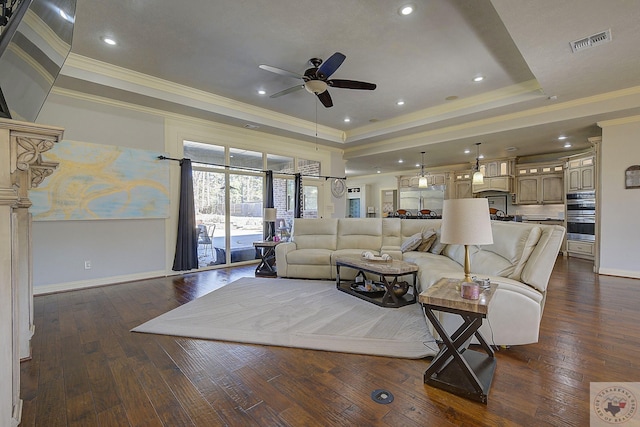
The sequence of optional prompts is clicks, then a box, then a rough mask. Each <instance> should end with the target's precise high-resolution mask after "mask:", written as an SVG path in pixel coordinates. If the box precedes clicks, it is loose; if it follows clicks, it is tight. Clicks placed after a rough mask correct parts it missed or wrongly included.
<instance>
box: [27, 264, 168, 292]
mask: <svg viewBox="0 0 640 427" xmlns="http://www.w3.org/2000/svg"><path fill="white" fill-rule="evenodd" d="M173 273H175V272H167V271H164V270H158V271H147V272H144V273H136V274H126V275H122V276H111V277H102V278H100V279H94V280H79V281H77V282H67V283H55V284H52V285H43V286H34V287H33V294H34V295H44V294H52V293H56V292H64V291H73V290H77V289H85V288H94V287H96V286H104V285H113V284H114V283H123V282H132V281H134V280H145V279H153V278H154V277H166V276H169V275H171V274H173Z"/></svg>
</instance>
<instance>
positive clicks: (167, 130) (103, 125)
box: [33, 91, 345, 294]
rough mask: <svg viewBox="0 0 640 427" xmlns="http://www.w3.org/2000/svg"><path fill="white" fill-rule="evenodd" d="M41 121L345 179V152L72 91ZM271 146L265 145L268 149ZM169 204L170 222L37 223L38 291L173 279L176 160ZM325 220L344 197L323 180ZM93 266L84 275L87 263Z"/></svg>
mask: <svg viewBox="0 0 640 427" xmlns="http://www.w3.org/2000/svg"><path fill="white" fill-rule="evenodd" d="M38 122H39V123H42V124H51V125H56V126H61V127H63V128H64V129H65V133H64V139H65V140H76V141H82V142H90V143H96V144H106V145H115V146H123V147H130V148H136V149H143V150H151V151H156V152H159V153H167V154H168V155H169V156H170V157H176V158H181V157H182V155H183V150H182V141H183V140H184V139H191V140H194V141H200V142H205V143H211V144H219V145H231V146H234V147H238V148H246V149H251V150H258V151H265V150H266V151H269V152H270V153H274V154H280V155H287V156H292V157H301V158H304V159H309V160H317V161H320V162H321V163H322V166H323V170H322V171H321V174H322V175H331V176H338V177H342V176H344V161H343V160H342V152H341V150H338V149H335V148H326V147H316V146H315V144H310V143H306V142H301V141H297V140H293V139H290V138H283V137H278V136H274V135H269V134H266V133H263V132H257V131H253V130H247V129H243V128H237V127H232V126H228V125H222V124H219V123H214V122H206V121H204V120H200V119H190V118H188V117H183V116H176V115H169V114H165V113H163V112H161V111H155V110H150V109H146V108H138V107H135V106H133V105H127V104H121V103H113V102H109V101H107V100H102V99H99V98H95V99H94V98H90V97H77V96H75V94H67V93H62V92H55V91H54V93H52V94H51V95H50V96H49V97H48V99H47V101H46V102H45V105H44V107H43V108H42V111H41V113H40V115H39V116H38ZM265 147H268V148H265ZM170 170H171V174H170V186H171V195H170V200H171V207H170V212H169V218H167V219H132V220H125V219H122V220H95V221H38V222H34V224H33V277H34V292H35V293H36V294H38V293H46V292H55V291H60V290H67V289H76V288H80V287H86V286H96V285H103V284H110V283H115V282H122V281H128V280H138V279H143V278H148V277H157V276H163V275H167V274H172V273H173V272H172V271H171V267H172V265H173V257H174V253H175V241H176V224H177V217H178V215H177V212H178V201H179V191H178V189H179V165H178V163H177V162H171V169H170ZM318 182H319V184H320V187H321V191H322V206H323V207H324V208H325V212H321V213H320V214H321V215H326V216H334V217H343V216H344V214H345V203H344V201H345V198H344V197H342V198H340V199H335V198H333V197H332V195H331V191H330V189H331V187H330V185H329V183H326V182H325V181H324V180H319V181H318ZM88 260H90V261H91V264H92V268H91V269H90V270H85V268H84V263H85V261H88Z"/></svg>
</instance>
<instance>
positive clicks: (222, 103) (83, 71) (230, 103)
mask: <svg viewBox="0 0 640 427" xmlns="http://www.w3.org/2000/svg"><path fill="white" fill-rule="evenodd" d="M60 73H61V74H62V75H65V76H68V77H72V78H75V79H79V80H84V81H88V82H92V83H97V84H100V85H105V86H109V87H113V88H117V89H121V90H124V91H127V92H132V93H136V94H140V95H144V96H148V97H151V98H156V99H160V100H163V101H168V102H171V103H175V104H178V105H184V106H187V107H192V108H196V109H200V110H203V111H208V112H211V113H215V114H220V115H223V116H227V117H232V118H234V119H239V120H244V121H246V122H248V123H256V124H259V125H262V126H271V127H274V128H277V129H282V130H285V131H289V132H292V133H296V134H303V135H306V136H312V137H314V136H316V129H317V136H318V137H319V138H322V139H324V140H327V141H331V142H334V143H340V144H343V143H344V142H345V135H344V132H342V131H340V130H338V129H334V128H331V127H328V126H323V125H316V123H314V122H309V121H307V120H300V119H297V118H295V117H291V116H288V115H286V114H281V113H276V112H273V111H271V110H268V109H265V108H260V107H255V106H253V105H249V104H245V103H242V102H238V101H235V100H232V99H229V98H225V97H222V96H219V95H215V94H212V93H209V92H205V91H202V90H198V89H194V88H191V87H188V86H184V85H180V84H177V83H172V82H170V81H167V80H163V79H160V78H157V77H153V76H149V75H147V74H142V73H138V72H136V71H132V70H128V69H126V68H122V67H117V66H115V65H112V64H109V63H106V62H101V61H97V60H94V59H91V58H87V57H85V56H81V55H77V54H74V53H71V54H70V55H69V57H68V58H67V61H66V62H65V64H64V67H63V68H62V70H61V72H60Z"/></svg>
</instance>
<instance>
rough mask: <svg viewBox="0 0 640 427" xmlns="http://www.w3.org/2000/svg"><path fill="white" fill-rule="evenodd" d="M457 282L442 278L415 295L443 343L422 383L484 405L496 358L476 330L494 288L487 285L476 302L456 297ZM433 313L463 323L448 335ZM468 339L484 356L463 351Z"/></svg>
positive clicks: (457, 280)
mask: <svg viewBox="0 0 640 427" xmlns="http://www.w3.org/2000/svg"><path fill="white" fill-rule="evenodd" d="M459 283H460V279H447V278H443V279H440V280H439V281H438V282H437V283H436V284H434V285H433V286H431V287H430V288H429V289H427V290H426V291H424V292H422V293H421V294H420V296H419V301H420V302H421V303H422V306H423V308H424V312H425V315H426V316H427V318H428V319H429V321H430V322H431V324H432V325H433V327H434V328H435V329H436V331H438V334H440V338H442V341H443V343H444V346H443V347H442V348H441V349H440V352H438V354H437V355H436V356H435V357H434V358H433V360H432V361H431V364H430V365H429V367H428V368H427V370H426V371H425V373H424V382H425V384H429V385H431V386H434V387H437V388H440V389H443V390H446V391H449V392H451V393H454V394H457V395H459V396H463V397H466V398H469V399H472V400H477V401H479V402H482V403H485V404H486V403H487V396H488V394H489V388H490V387H491V381H492V380H493V374H494V371H495V369H496V359H495V357H494V352H493V349H492V348H491V347H490V346H489V345H488V344H487V342H486V341H485V339H484V337H483V336H482V334H480V331H478V328H479V327H480V326H481V325H482V319H484V318H486V317H487V313H488V309H489V303H490V302H491V298H492V297H493V294H494V293H495V290H496V288H497V285H495V284H491V286H490V288H489V289H487V290H484V291H483V292H482V293H481V294H480V299H477V300H470V299H464V298H462V297H461V296H460V291H459V290H457V289H456V286H457V285H458V284H459ZM434 311H444V312H447V313H454V314H458V315H460V317H462V319H463V324H462V325H461V326H460V327H459V328H458V329H457V330H456V331H455V332H454V333H453V334H451V335H449V334H447V332H446V331H445V329H444V327H443V326H442V324H441V323H440V321H439V320H438V318H437V317H436V315H435V314H434ZM472 336H475V337H476V339H477V340H478V342H479V343H480V346H481V347H482V349H483V350H484V351H485V352H486V353H487V354H483V353H481V352H479V351H473V350H469V349H467V348H466V346H465V343H466V342H467V341H468V340H469V338H471V337H472Z"/></svg>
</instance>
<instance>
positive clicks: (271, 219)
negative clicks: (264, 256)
mask: <svg viewBox="0 0 640 427" xmlns="http://www.w3.org/2000/svg"><path fill="white" fill-rule="evenodd" d="M263 221H264V222H266V223H267V227H268V228H269V231H268V232H267V238H266V239H265V240H266V241H267V242H270V241H272V240H273V228H274V227H273V224H274V223H275V222H276V208H264V214H263Z"/></svg>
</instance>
